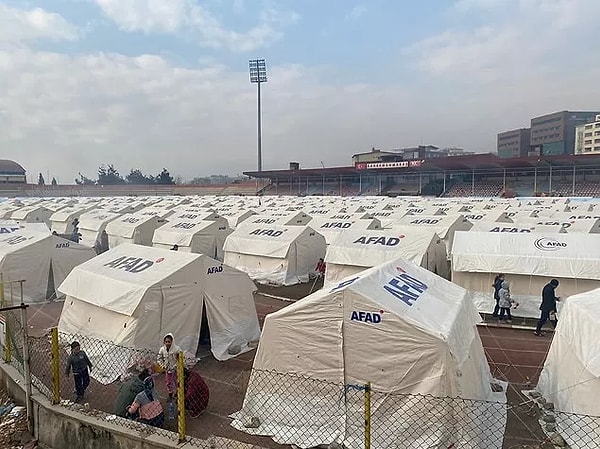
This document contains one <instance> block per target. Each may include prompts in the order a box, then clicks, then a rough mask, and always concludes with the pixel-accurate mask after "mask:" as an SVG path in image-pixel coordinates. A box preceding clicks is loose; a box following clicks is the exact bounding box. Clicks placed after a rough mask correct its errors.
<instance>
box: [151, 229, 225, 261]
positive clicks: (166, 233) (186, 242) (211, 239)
mask: <svg viewBox="0 0 600 449" xmlns="http://www.w3.org/2000/svg"><path fill="white" fill-rule="evenodd" d="M232 232H233V230H232V229H231V228H229V226H226V225H223V224H222V222H221V221H206V220H185V219H179V220H176V221H171V222H169V223H167V224H166V225H164V226H161V227H160V228H158V229H157V230H156V231H154V237H153V238H152V246H154V247H155V248H164V249H171V248H172V247H173V245H177V246H178V247H179V249H178V250H179V251H183V252H188V253H197V254H205V255H207V256H209V257H212V258H214V259H217V260H223V246H224V245H225V239H226V238H227V236H228V235H229V234H231V233H232Z"/></svg>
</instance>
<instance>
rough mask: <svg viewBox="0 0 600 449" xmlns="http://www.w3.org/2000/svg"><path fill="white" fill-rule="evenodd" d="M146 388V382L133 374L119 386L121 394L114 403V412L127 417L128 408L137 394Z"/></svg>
mask: <svg viewBox="0 0 600 449" xmlns="http://www.w3.org/2000/svg"><path fill="white" fill-rule="evenodd" d="M143 390H144V383H143V382H142V381H141V380H140V379H139V378H138V376H133V377H131V378H129V379H127V380H126V381H125V382H123V383H122V384H121V385H120V386H119V394H118V395H117V399H115V403H114V405H113V412H114V414H115V415H117V416H122V417H125V415H126V413H127V408H128V407H129V406H130V405H131V404H132V403H133V400H134V399H135V397H136V395H137V394H138V393H140V392H141V391H143Z"/></svg>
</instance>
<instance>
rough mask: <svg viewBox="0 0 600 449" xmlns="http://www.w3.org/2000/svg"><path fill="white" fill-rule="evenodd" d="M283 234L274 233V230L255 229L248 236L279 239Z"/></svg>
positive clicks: (279, 232) (281, 232)
mask: <svg viewBox="0 0 600 449" xmlns="http://www.w3.org/2000/svg"><path fill="white" fill-rule="evenodd" d="M281 234H283V231H276V230H274V229H255V230H254V231H252V232H251V233H250V235H268V236H269V237H279V236H280V235H281Z"/></svg>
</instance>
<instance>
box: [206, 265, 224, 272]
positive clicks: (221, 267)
mask: <svg viewBox="0 0 600 449" xmlns="http://www.w3.org/2000/svg"><path fill="white" fill-rule="evenodd" d="M222 272H223V265H219V266H216V267H208V270H207V271H206V274H214V273H222Z"/></svg>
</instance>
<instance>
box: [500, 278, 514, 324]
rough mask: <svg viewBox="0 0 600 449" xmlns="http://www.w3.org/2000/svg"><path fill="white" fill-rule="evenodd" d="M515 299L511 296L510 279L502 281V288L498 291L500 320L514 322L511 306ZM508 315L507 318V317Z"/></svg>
mask: <svg viewBox="0 0 600 449" xmlns="http://www.w3.org/2000/svg"><path fill="white" fill-rule="evenodd" d="M513 302H514V301H513V300H512V298H511V297H510V286H509V284H508V281H504V282H502V288H501V289H500V290H499V291H498V303H497V304H498V307H499V308H500V314H499V315H498V322H499V323H502V322H505V323H512V316H511V315H510V308H511V307H512V305H513ZM505 316H506V319H505Z"/></svg>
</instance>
